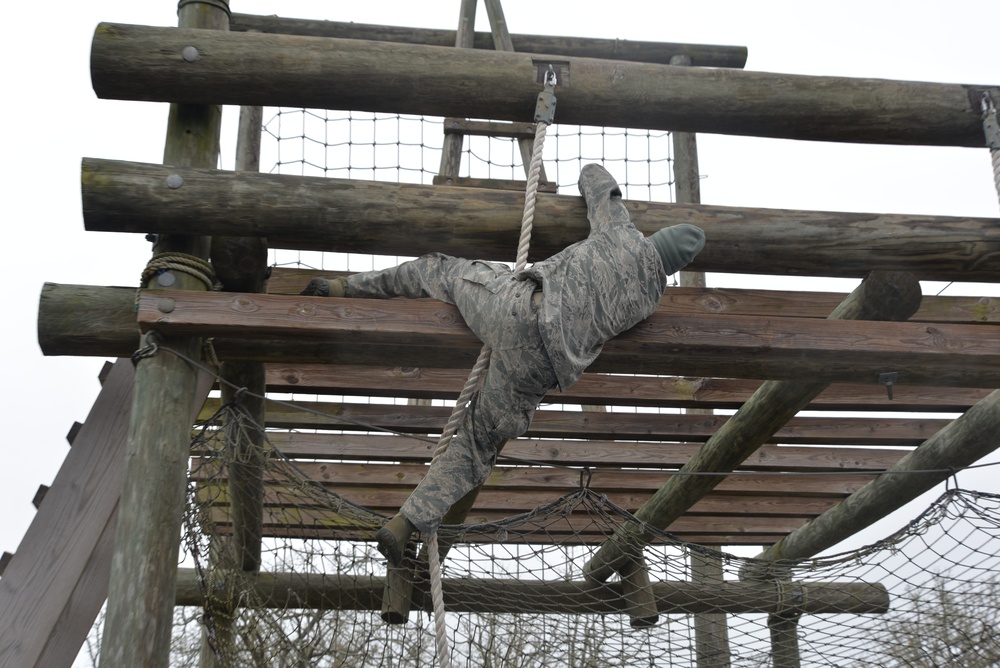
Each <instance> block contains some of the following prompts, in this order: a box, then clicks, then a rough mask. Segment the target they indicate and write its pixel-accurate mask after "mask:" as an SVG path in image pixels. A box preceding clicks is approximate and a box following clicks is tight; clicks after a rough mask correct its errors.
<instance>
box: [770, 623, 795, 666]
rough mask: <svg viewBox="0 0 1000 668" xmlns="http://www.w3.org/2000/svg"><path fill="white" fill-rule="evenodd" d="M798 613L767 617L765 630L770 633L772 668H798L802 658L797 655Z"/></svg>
mask: <svg viewBox="0 0 1000 668" xmlns="http://www.w3.org/2000/svg"><path fill="white" fill-rule="evenodd" d="M801 617H802V613H800V612H795V611H792V612H780V613H777V614H772V615H768V616H767V628H768V630H770V632H771V666H772V668H799V667H800V666H801V665H802V658H801V656H800V655H799V618H801Z"/></svg>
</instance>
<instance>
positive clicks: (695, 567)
mask: <svg viewBox="0 0 1000 668" xmlns="http://www.w3.org/2000/svg"><path fill="white" fill-rule="evenodd" d="M688 558H689V560H690V564H691V580H692V581H693V582H695V583H697V584H698V585H701V586H703V587H705V588H706V589H709V590H710V589H711V588H712V587H713V586H718V585H721V584H722V583H723V574H722V559H721V555H719V554H718V553H715V552H708V551H700V550H691V551H690V552H689V553H688ZM694 642H695V665H696V666H697V667H698V668H729V666H730V656H729V626H728V623H727V621H726V614H725V613H721V612H702V613H697V614H695V615H694Z"/></svg>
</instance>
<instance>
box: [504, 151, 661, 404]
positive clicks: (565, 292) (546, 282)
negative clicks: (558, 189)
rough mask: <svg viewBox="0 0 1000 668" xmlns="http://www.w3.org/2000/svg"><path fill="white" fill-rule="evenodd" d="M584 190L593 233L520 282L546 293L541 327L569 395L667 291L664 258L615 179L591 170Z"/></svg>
mask: <svg viewBox="0 0 1000 668" xmlns="http://www.w3.org/2000/svg"><path fill="white" fill-rule="evenodd" d="M580 192H581V193H582V194H583V196H584V199H585V200H586V202H587V218H588V219H589V220H590V235H589V236H588V237H587V238H586V239H584V240H583V241H579V242H577V243H575V244H573V245H572V246H569V247H567V248H565V249H564V250H562V251H561V252H559V253H557V254H556V255H553V256H552V257H550V258H548V259H546V260H543V261H541V262H537V263H535V264H534V265H533V266H532V267H530V268H528V269H526V270H524V271H523V272H522V273H521V274H520V276H519V277H520V278H532V279H534V280H535V281H536V282H537V283H538V284H539V285H540V286H541V287H542V292H543V295H544V298H543V300H542V304H541V307H540V310H539V313H538V326H539V330H540V333H541V336H542V343H543V345H544V346H545V352H546V353H547V354H548V356H549V359H550V360H551V362H552V366H553V368H554V370H555V372H556V378H557V380H558V382H559V387H560V389H562V390H566V389H567V388H569V386H570V385H572V384H573V383H575V382H576V381H577V380H579V378H580V376H581V375H582V374H583V371H584V369H586V368H587V367H588V366H589V365H590V364H591V362H593V361H594V360H595V359H596V358H597V356H598V355H599V354H600V352H601V349H602V348H603V347H604V342H605V341H607V340H608V339H611V338H613V337H614V336H617V335H618V334H620V333H621V332H624V331H625V330H627V329H630V328H631V327H633V326H634V325H636V324H637V323H639V322H640V321H642V320H644V319H645V318H647V317H649V316H650V315H651V314H652V313H653V311H655V310H656V307H657V305H658V304H659V303H660V298H661V297H662V296H663V291H664V289H666V287H667V277H666V274H665V273H664V270H663V263H662V262H661V261H660V256H659V254H658V253H657V252H656V249H655V248H654V247H653V244H652V243H650V242H649V241H647V240H646V238H645V237H644V236H643V235H642V233H641V232H639V230H637V229H636V228H635V226H634V225H633V224H632V222H631V220H629V216H628V211H627V210H626V208H625V205H624V203H623V202H622V199H621V191H620V190H619V189H618V184H617V183H616V182H615V180H614V178H613V177H612V176H611V175H610V174H609V173H608V172H607V171H606V170H604V168H602V167H600V166H598V165H586V166H585V167H584V168H583V171H582V173H581V175H580Z"/></svg>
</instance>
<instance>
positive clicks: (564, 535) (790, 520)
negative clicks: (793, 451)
mask: <svg viewBox="0 0 1000 668" xmlns="http://www.w3.org/2000/svg"><path fill="white" fill-rule="evenodd" d="M552 498H553V497H552V496H549V500H550V501H551V500H552ZM392 512H393V511H389V512H388V513H386V514H387V515H388V514H392ZM209 517H210V518H211V519H212V520H214V521H216V522H224V521H226V520H227V519H228V518H229V515H228V514H227V513H226V512H225V510H224V509H221V508H220V509H216V510H214V511H213V512H212V514H211V515H210V516H209ZM509 518H510V513H508V512H507V511H496V510H488V511H482V512H477V511H475V510H473V511H472V512H471V513H470V514H469V516H468V518H467V522H469V523H473V524H475V523H487V524H488V523H494V522H502V521H503V520H506V519H509ZM807 522H808V518H805V517H778V516H768V517H741V516H734V515H691V516H684V517H681V518H679V519H677V520H676V521H675V522H674V523H673V524H672V525H671V529H670V533H672V534H675V535H676V536H678V537H683V536H684V535H685V534H691V533H698V534H701V535H712V534H723V535H734V534H743V535H745V536H750V535H753V534H757V536H758V538H757V541H758V544H764V541H763V539H762V538H760V537H759V536H761V535H775V534H777V535H779V536H781V535H787V534H789V533H791V532H792V531H795V530H796V529H799V528H801V527H802V526H804V525H805V524H806V523H807ZM607 529H608V527H607V526H606V525H605V526H599V527H596V528H595V526H594V520H593V517H588V516H586V515H584V516H581V517H579V518H578V517H575V516H568V517H560V519H559V521H558V522H556V523H554V524H553V526H551V527H548V526H545V525H544V524H542V525H540V526H539V525H536V526H527V527H525V528H524V530H525V531H528V534H527V535H523V536H515V534H516V533H517V532H508V534H507V535H508V536H510V538H507V537H504V538H503V542H506V541H508V540H510V541H511V542H513V541H515V540H516V541H517V542H523V543H542V544H560V543H563V542H566V541H564V539H568V542H569V543H571V544H581V543H585V542H586V543H592V542H594V539H596V542H598V543H600V542H602V541H603V540H606V539H607ZM595 530H596V531H598V532H599V533H595ZM358 531H367V535H365V536H364V539H365V540H371V539H372V537H373V536H374V529H372V528H371V527H370V526H367V525H365V523H364V522H359V521H358V520H355V519H350V518H346V517H344V516H343V515H339V514H337V513H335V512H333V511H332V510H330V509H329V508H286V507H282V508H274V509H272V510H270V511H269V512H267V513H266V514H265V516H264V535H265V536H268V537H277V536H296V537H299V538H304V537H310V538H313V537H315V538H322V539H347V538H348V537H349V536H353V535H358V534H357V532H358ZM575 534H580V535H579V536H575ZM442 538H443V536H442ZM667 540H668V539H667V538H664V539H662V540H661V541H656V540H653V541H652V542H653V543H657V542H667ZM477 541H478V537H477Z"/></svg>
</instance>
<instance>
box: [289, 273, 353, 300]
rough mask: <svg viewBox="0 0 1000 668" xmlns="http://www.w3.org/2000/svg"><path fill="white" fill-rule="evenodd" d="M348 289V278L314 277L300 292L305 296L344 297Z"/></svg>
mask: <svg viewBox="0 0 1000 668" xmlns="http://www.w3.org/2000/svg"><path fill="white" fill-rule="evenodd" d="M346 289H347V279H346V278H334V279H326V278H314V279H312V280H311V281H309V285H307V286H306V287H305V289H304V290H303V291H302V292H300V293H299V294H300V295H303V296H305V297H343V296H344V295H345V291H346Z"/></svg>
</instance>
